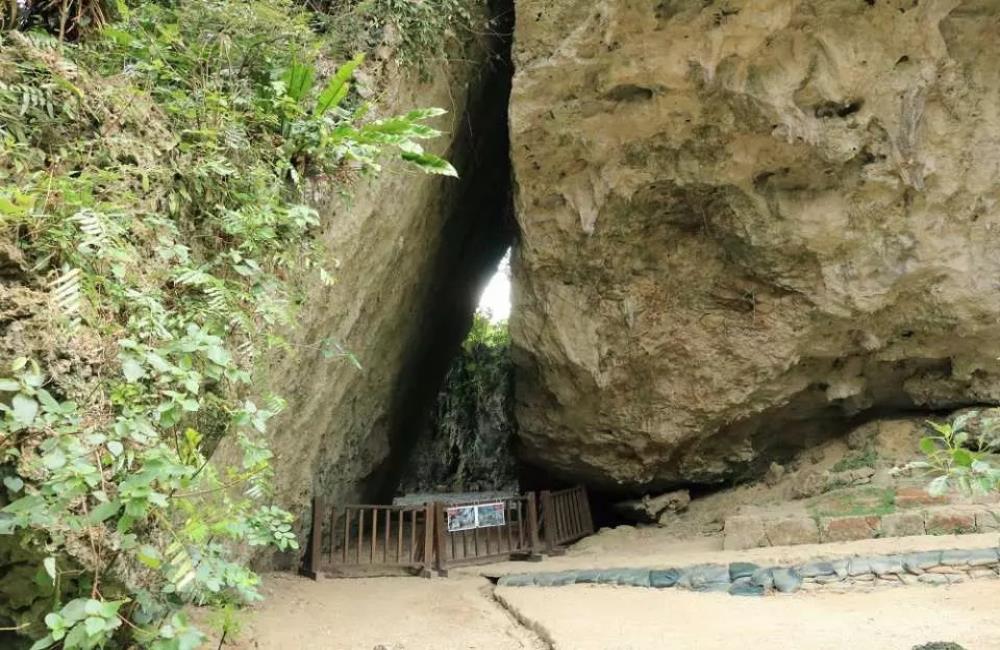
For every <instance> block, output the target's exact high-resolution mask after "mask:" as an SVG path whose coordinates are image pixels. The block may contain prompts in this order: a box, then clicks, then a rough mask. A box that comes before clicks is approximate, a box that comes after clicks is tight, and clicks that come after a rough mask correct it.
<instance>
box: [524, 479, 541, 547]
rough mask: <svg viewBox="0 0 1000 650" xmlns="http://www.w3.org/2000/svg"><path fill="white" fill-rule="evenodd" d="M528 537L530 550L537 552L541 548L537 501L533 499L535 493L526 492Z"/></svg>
mask: <svg viewBox="0 0 1000 650" xmlns="http://www.w3.org/2000/svg"><path fill="white" fill-rule="evenodd" d="M526 496H527V499H528V539H529V540H530V541H529V544H531V552H532V553H539V552H541V550H542V543H541V542H540V541H539V539H538V503H537V502H536V501H535V493H534V492H528V494H527V495H526Z"/></svg>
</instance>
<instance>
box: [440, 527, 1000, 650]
mask: <svg viewBox="0 0 1000 650" xmlns="http://www.w3.org/2000/svg"><path fill="white" fill-rule="evenodd" d="M997 545H1000V536H998V535H997V534H996V533H984V534H981V535H920V536H915V537H887V538H883V539H866V540H860V541H857V542H841V543H837V544H802V545H800V546H772V547H767V548H754V549H748V550H745V551H723V550H722V537H721V536H714V537H701V538H696V539H693V540H687V541H678V540H676V539H674V538H673V537H672V535H671V533H670V532H669V531H666V530H664V529H661V528H632V527H631V526H619V527H618V528H616V529H607V530H604V531H602V532H601V533H600V534H597V535H594V536H592V537H589V538H587V539H584V540H582V541H580V542H579V543H577V544H576V545H575V546H573V547H572V548H570V549H569V552H568V553H567V554H566V555H563V556H558V557H547V558H545V561H544V562H541V563H537V564H534V563H526V562H502V563H498V564H489V565H483V566H478V567H464V568H461V569H456V570H454V572H455V573H459V574H465V575H484V576H494V577H495V576H501V575H505V574H508V573H528V572H536V571H562V570H564V569H610V568H615V567H635V568H638V567H664V568H665V567H681V566H687V565H691V564H700V563H705V562H714V563H726V562H733V561H737V560H739V561H744V562H755V563H757V564H762V565H763V564H782V565H785V564H796V563H799V562H804V561H807V560H812V559H822V558H839V557H844V556H848V555H874V554H882V553H908V552H911V551H930V550H939V549H952V548H958V549H963V548H987V547H990V546H997ZM998 608H1000V606H998ZM997 648H998V650H1000V646H997Z"/></svg>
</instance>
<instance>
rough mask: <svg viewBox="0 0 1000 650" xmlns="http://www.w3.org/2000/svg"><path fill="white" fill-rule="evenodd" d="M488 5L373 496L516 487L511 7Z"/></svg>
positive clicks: (370, 486) (370, 489) (369, 486)
mask: <svg viewBox="0 0 1000 650" xmlns="http://www.w3.org/2000/svg"><path fill="white" fill-rule="evenodd" d="M489 8H490V12H491V14H492V19H491V22H490V24H491V27H492V29H491V31H490V33H489V35H488V39H489V41H490V43H489V48H490V53H489V56H488V58H487V60H488V61H489V63H488V65H487V66H486V67H485V68H484V69H483V70H482V73H481V75H480V76H479V77H478V78H477V80H476V82H475V83H474V84H472V86H471V87H470V96H469V100H468V102H467V103H466V106H465V113H464V115H463V118H462V123H463V124H464V126H465V128H463V129H462V130H461V131H460V132H457V133H455V138H454V141H453V145H452V150H451V151H449V152H448V153H447V157H448V158H449V160H451V162H452V164H454V166H455V168H456V169H457V170H458V173H459V178H458V181H457V182H453V181H446V182H452V184H451V185H447V188H448V189H446V190H445V194H444V195H443V197H442V201H441V204H440V205H441V209H446V210H447V215H446V219H445V222H444V228H443V230H442V232H441V233H440V236H439V237H438V238H437V242H438V243H437V250H436V251H435V252H434V255H433V260H434V268H433V269H432V270H431V272H430V277H428V278H427V279H426V285H425V286H426V296H427V297H426V299H425V300H424V301H423V304H422V306H421V308H420V310H419V313H415V314H414V315H413V317H414V318H415V319H416V322H417V323H418V324H419V330H420V336H419V337H418V340H419V341H420V344H419V346H416V347H415V348H414V349H413V350H411V351H410V352H409V354H408V358H407V359H406V360H405V362H404V364H403V365H402V367H401V370H400V373H399V375H398V376H397V378H396V380H395V386H394V389H393V401H392V403H391V404H390V405H389V407H388V414H389V418H390V421H389V422H388V433H389V441H388V442H389V455H388V457H387V459H386V460H385V461H384V462H383V463H382V465H381V466H380V467H378V468H377V469H376V470H375V472H374V473H373V474H372V475H371V476H369V477H368V480H367V481H365V485H362V486H361V490H360V493H361V496H362V497H364V498H366V499H375V501H374V502H375V503H387V502H390V501H391V500H392V499H393V498H394V497H396V496H397V495H400V494H402V493H414V492H418V491H429V492H442V491H456V490H457V491H483V490H491V489H509V488H516V487H517V482H516V481H514V482H513V484H511V482H510V481H508V480H507V478H506V477H507V476H508V475H509V474H511V473H512V471H513V470H509V469H508V467H509V466H514V463H515V461H514V456H513V453H512V447H511V445H512V436H513V418H512V417H510V415H509V414H510V411H511V410H512V408H513V379H512V372H511V363H510V354H509V349H510V345H509V336H508V334H507V325H506V315H507V314H509V311H510V277H509V268H510V266H509V259H510V254H511V249H512V248H513V247H514V246H515V245H516V238H517V226H516V222H515V220H514V205H513V186H512V180H511V164H510V139H509V135H508V132H509V130H508V105H509V102H510V90H511V81H512V78H513V64H512V62H511V39H512V33H513V23H514V10H513V5H512V3H511V2H510V1H509V0H494V1H491V2H490V3H489ZM487 310H488V313H487ZM442 488H445V489H442Z"/></svg>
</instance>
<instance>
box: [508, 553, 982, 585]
mask: <svg viewBox="0 0 1000 650" xmlns="http://www.w3.org/2000/svg"><path fill="white" fill-rule="evenodd" d="M998 575H1000V548H985V549H972V550H952V551H926V552H920V553H905V554H897V555H862V556H854V557H849V558H842V559H838V560H823V561H813V562H806V563H804V564H799V565H795V566H787V567H780V566H771V567H762V566H759V565H757V564H753V563H751V562H733V563H731V564H728V565H726V564H699V565H695V566H690V567H685V568H679V569H657V568H641V569H629V568H626V569H588V570H577V571H559V572H547V573H522V574H516V575H509V576H504V577H502V578H500V580H499V583H498V584H499V586H502V587H528V586H533V587H560V586H564V585H573V584H598V585H623V586H630V587H648V588H655V589H664V588H669V587H676V588H679V589H688V590H691V591H716V592H728V593H729V594H731V595H734V596H763V595H765V594H767V593H771V592H780V593H794V592H797V591H800V590H803V591H813V590H820V589H828V590H831V591H837V590H849V589H856V588H859V587H864V586H880V585H904V584H917V583H925V584H931V585H945V584H953V583H956V582H963V581H965V580H969V579H981V578H996V577H997V576H998Z"/></svg>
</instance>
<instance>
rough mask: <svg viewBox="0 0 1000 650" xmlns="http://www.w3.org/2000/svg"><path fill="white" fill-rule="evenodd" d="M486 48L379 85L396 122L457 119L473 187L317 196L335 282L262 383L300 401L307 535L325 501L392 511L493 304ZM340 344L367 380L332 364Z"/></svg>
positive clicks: (499, 245) (494, 174)
mask: <svg viewBox="0 0 1000 650" xmlns="http://www.w3.org/2000/svg"><path fill="white" fill-rule="evenodd" d="M480 45H481V47H480V46H477V45H470V46H469V48H470V49H469V51H468V52H466V53H465V55H464V56H463V57H458V56H456V58H455V60H451V61H448V62H442V63H440V64H438V65H436V66H435V68H434V69H433V70H432V71H431V73H432V74H430V75H428V77H429V79H424V78H423V77H422V76H421V75H420V73H419V72H418V71H416V70H412V71H408V70H399V69H398V68H395V67H394V65H393V63H392V61H391V60H386V61H385V62H384V65H385V66H386V67H387V68H389V70H388V72H387V73H386V74H385V79H384V81H382V82H381V83H380V100H379V102H378V104H377V108H378V109H379V110H380V111H381V113H382V114H384V115H393V114H398V113H400V112H404V111H407V110H411V109H413V108H417V107H431V106H437V107H442V108H445V109H447V110H448V115H447V116H446V117H444V118H441V119H440V121H438V122H437V123H436V124H435V126H436V127H437V128H439V129H441V130H442V131H444V132H445V133H446V136H444V137H442V138H439V139H437V140H435V141H432V142H431V143H430V145H429V148H430V149H432V150H433V152H434V153H437V154H439V155H443V156H445V157H446V158H448V160H449V161H451V162H452V163H453V164H454V165H455V167H456V168H457V169H458V171H459V174H460V178H459V179H453V178H445V177H440V176H430V175H425V174H421V173H419V172H415V171H413V170H406V169H401V168H400V167H398V166H395V165H393V166H392V167H387V168H386V170H385V171H384V173H383V174H381V175H380V176H379V177H377V178H376V179H375V180H373V181H367V182H366V181H365V180H364V179H361V180H359V181H358V182H357V183H355V184H354V185H353V186H352V188H351V196H350V197H344V196H339V195H338V194H337V191H338V189H339V188H338V187H333V188H331V187H330V186H325V185H320V186H317V187H316V188H315V199H314V202H315V204H316V206H317V209H318V210H320V212H321V213H322V214H324V216H329V215H332V217H331V218H328V219H324V223H329V224H330V225H329V228H327V230H326V231H325V232H323V233H322V243H323V245H324V246H325V247H326V250H327V251H329V260H327V264H326V265H327V268H328V269H329V270H330V272H331V273H332V274H333V275H334V276H335V282H334V283H333V284H332V285H330V286H326V285H322V284H320V283H318V282H317V283H313V284H310V285H307V286H303V287H302V289H301V290H302V293H303V294H304V295H305V297H306V299H305V300H304V301H303V303H302V304H303V308H302V309H301V310H300V312H299V314H298V317H299V327H298V330H297V331H296V338H295V339H294V340H292V341H291V342H290V345H289V346H288V347H287V348H286V349H285V350H284V351H283V352H282V354H280V355H277V358H275V359H273V362H272V364H271V366H270V367H267V368H263V369H261V371H260V372H259V373H258V377H256V378H255V388H256V389H258V390H259V391H260V392H261V393H264V394H266V393H267V392H268V391H274V392H277V393H279V394H281V395H283V396H284V397H286V398H287V399H288V408H287V409H286V410H285V412H284V413H283V414H282V415H281V416H280V421H279V422H278V423H277V424H276V425H275V426H274V427H273V429H274V430H275V431H276V433H275V437H274V442H273V448H274V449H275V451H276V452H277V458H276V461H275V463H274V466H275V473H276V476H277V481H276V484H277V485H278V495H277V497H278V501H279V502H280V503H281V504H282V505H284V506H285V507H287V508H289V509H290V510H291V511H292V512H293V513H294V514H296V515H297V516H298V517H297V519H298V525H299V526H300V528H301V529H302V530H303V531H308V527H309V525H310V509H309V503H310V499H311V498H312V497H313V496H319V497H322V498H325V499H328V500H329V501H331V502H335V503H357V502H359V501H360V502H369V501H370V500H372V499H379V500H384V499H386V498H388V497H389V496H391V492H392V490H393V489H394V487H395V482H394V481H395V479H397V478H398V476H399V474H400V471H399V464H400V463H401V462H402V459H404V458H405V457H406V455H407V454H408V452H409V448H408V447H409V445H411V444H412V443H413V441H414V439H415V438H416V434H417V432H418V431H419V430H420V429H421V427H422V425H423V423H424V420H425V419H426V417H427V413H428V410H429V409H428V407H429V406H430V405H431V404H432V403H433V398H434V395H435V394H436V393H437V390H438V388H439V386H440V382H441V380H442V379H443V378H444V376H445V372H446V370H447V364H448V362H449V361H450V359H451V358H452V355H453V353H454V352H455V351H457V349H458V347H459V345H460V343H461V340H462V338H463V337H464V335H465V332H466V331H467V329H468V325H469V323H470V321H471V318H472V313H473V311H474V308H475V301H476V299H477V294H478V289H479V287H480V286H482V285H483V284H485V283H486V281H487V280H488V278H489V276H490V275H491V274H492V272H493V270H494V269H495V268H496V264H497V263H498V262H499V260H500V258H501V257H502V256H503V254H504V252H505V249H506V248H507V246H508V241H509V236H510V233H509V230H508V229H509V221H510V215H509V212H510V209H509V170H508V168H507V167H506V166H505V165H504V161H505V160H506V152H507V149H508V144H507V138H506V133H505V132H504V130H503V128H502V127H503V125H504V123H505V120H506V101H507V92H508V87H507V86H506V85H505V79H508V78H509V70H506V69H505V67H504V64H503V61H502V58H491V51H490V49H489V48H488V46H487V45H488V44H487V43H485V42H484V43H482V44H480ZM490 45H492V46H494V47H496V46H497V44H495V43H494V44H490ZM387 162H388V161H387ZM480 201H485V202H487V205H485V206H484V205H480V203H479V202H480ZM334 343H337V344H340V345H341V346H342V347H343V349H344V350H346V351H349V352H351V353H354V354H355V355H356V356H357V359H358V362H359V364H360V366H361V368H357V367H355V366H354V365H353V364H352V363H350V362H349V361H348V360H347V359H346V358H333V359H331V358H328V356H327V355H324V354H323V352H322V350H323V348H330V347H332V344H334ZM218 453H220V454H232V453H238V451H237V450H233V449H231V448H222V449H220V451H219V452H218ZM376 502H380V501H376ZM305 537H306V535H304V534H302V535H300V539H304V538H305ZM290 561H291V560H290Z"/></svg>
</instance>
